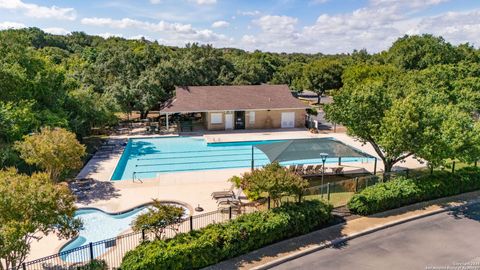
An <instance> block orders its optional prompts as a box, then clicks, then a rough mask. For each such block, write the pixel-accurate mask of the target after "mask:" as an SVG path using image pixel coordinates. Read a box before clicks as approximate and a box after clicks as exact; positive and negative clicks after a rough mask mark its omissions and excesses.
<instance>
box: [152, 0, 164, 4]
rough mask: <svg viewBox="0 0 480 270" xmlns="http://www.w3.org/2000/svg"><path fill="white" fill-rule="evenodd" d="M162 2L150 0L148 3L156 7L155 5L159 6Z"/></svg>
mask: <svg viewBox="0 0 480 270" xmlns="http://www.w3.org/2000/svg"><path fill="white" fill-rule="evenodd" d="M161 2H162V0H150V3H152V4H154V5H156V4H160V3H161Z"/></svg>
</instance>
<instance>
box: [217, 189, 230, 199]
mask: <svg viewBox="0 0 480 270" xmlns="http://www.w3.org/2000/svg"><path fill="white" fill-rule="evenodd" d="M234 196H235V194H234V193H233V191H232V190H227V191H215V192H212V198H214V199H220V198H233V197H234Z"/></svg>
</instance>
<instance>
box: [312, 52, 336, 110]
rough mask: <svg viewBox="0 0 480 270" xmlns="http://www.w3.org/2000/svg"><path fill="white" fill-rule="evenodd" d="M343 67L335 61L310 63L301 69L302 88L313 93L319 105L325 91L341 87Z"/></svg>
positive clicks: (326, 59) (321, 60) (325, 60)
mask: <svg viewBox="0 0 480 270" xmlns="http://www.w3.org/2000/svg"><path fill="white" fill-rule="evenodd" d="M342 72H343V66H342V64H341V62H340V61H338V60H335V59H328V58H322V59H319V60H316V61H313V62H311V63H310V64H308V65H306V66H305V67H304V69H303V80H304V88H305V89H307V90H311V91H313V92H315V93H316V94H317V96H318V101H317V103H318V104H320V101H321V97H322V95H323V94H325V92H326V91H327V90H332V89H339V88H340V87H342Z"/></svg>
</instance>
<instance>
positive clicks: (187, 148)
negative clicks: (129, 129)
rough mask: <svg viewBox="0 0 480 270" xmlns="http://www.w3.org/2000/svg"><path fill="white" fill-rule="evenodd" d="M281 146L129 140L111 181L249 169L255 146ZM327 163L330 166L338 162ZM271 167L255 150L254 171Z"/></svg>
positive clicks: (185, 139)
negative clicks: (167, 174) (193, 172)
mask: <svg viewBox="0 0 480 270" xmlns="http://www.w3.org/2000/svg"><path fill="white" fill-rule="evenodd" d="M275 142H281V140H269V141H248V142H229V143H209V144H207V143H206V142H205V140H204V138H203V137H163V138H141V139H140V138H139V139H130V140H129V142H128V144H127V146H126V148H125V151H124V152H123V155H122V157H121V158H120V160H119V162H118V164H117V167H116V168H115V171H114V173H113V175H112V178H111V180H131V179H133V178H134V175H135V178H138V179H147V178H155V177H156V176H157V174H161V173H170V172H182V171H198V170H216V169H228V168H249V167H250V166H251V160H252V145H257V144H268V143H275ZM358 160H359V159H358V158H342V162H352V161H358ZM337 161H338V160H337V159H328V160H327V163H334V162H337ZM268 163H269V160H268V158H267V156H266V155H265V154H264V153H263V152H262V151H260V150H258V149H257V148H254V164H255V167H260V166H264V165H266V164H268ZM314 163H318V164H319V163H321V160H320V158H319V159H316V160H299V161H291V162H282V163H281V164H282V165H290V164H314Z"/></svg>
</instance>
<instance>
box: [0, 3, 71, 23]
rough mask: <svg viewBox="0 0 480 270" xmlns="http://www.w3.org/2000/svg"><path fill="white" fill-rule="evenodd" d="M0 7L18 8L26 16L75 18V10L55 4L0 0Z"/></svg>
mask: <svg viewBox="0 0 480 270" xmlns="http://www.w3.org/2000/svg"><path fill="white" fill-rule="evenodd" d="M0 9H9V10H19V11H21V12H23V14H24V15H25V16H27V17H31V18H43V19H59V20H75V18H76V12H75V9H73V8H60V7H57V6H50V7H47V6H39V5H37V4H30V3H25V2H23V1H21V0H0Z"/></svg>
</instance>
